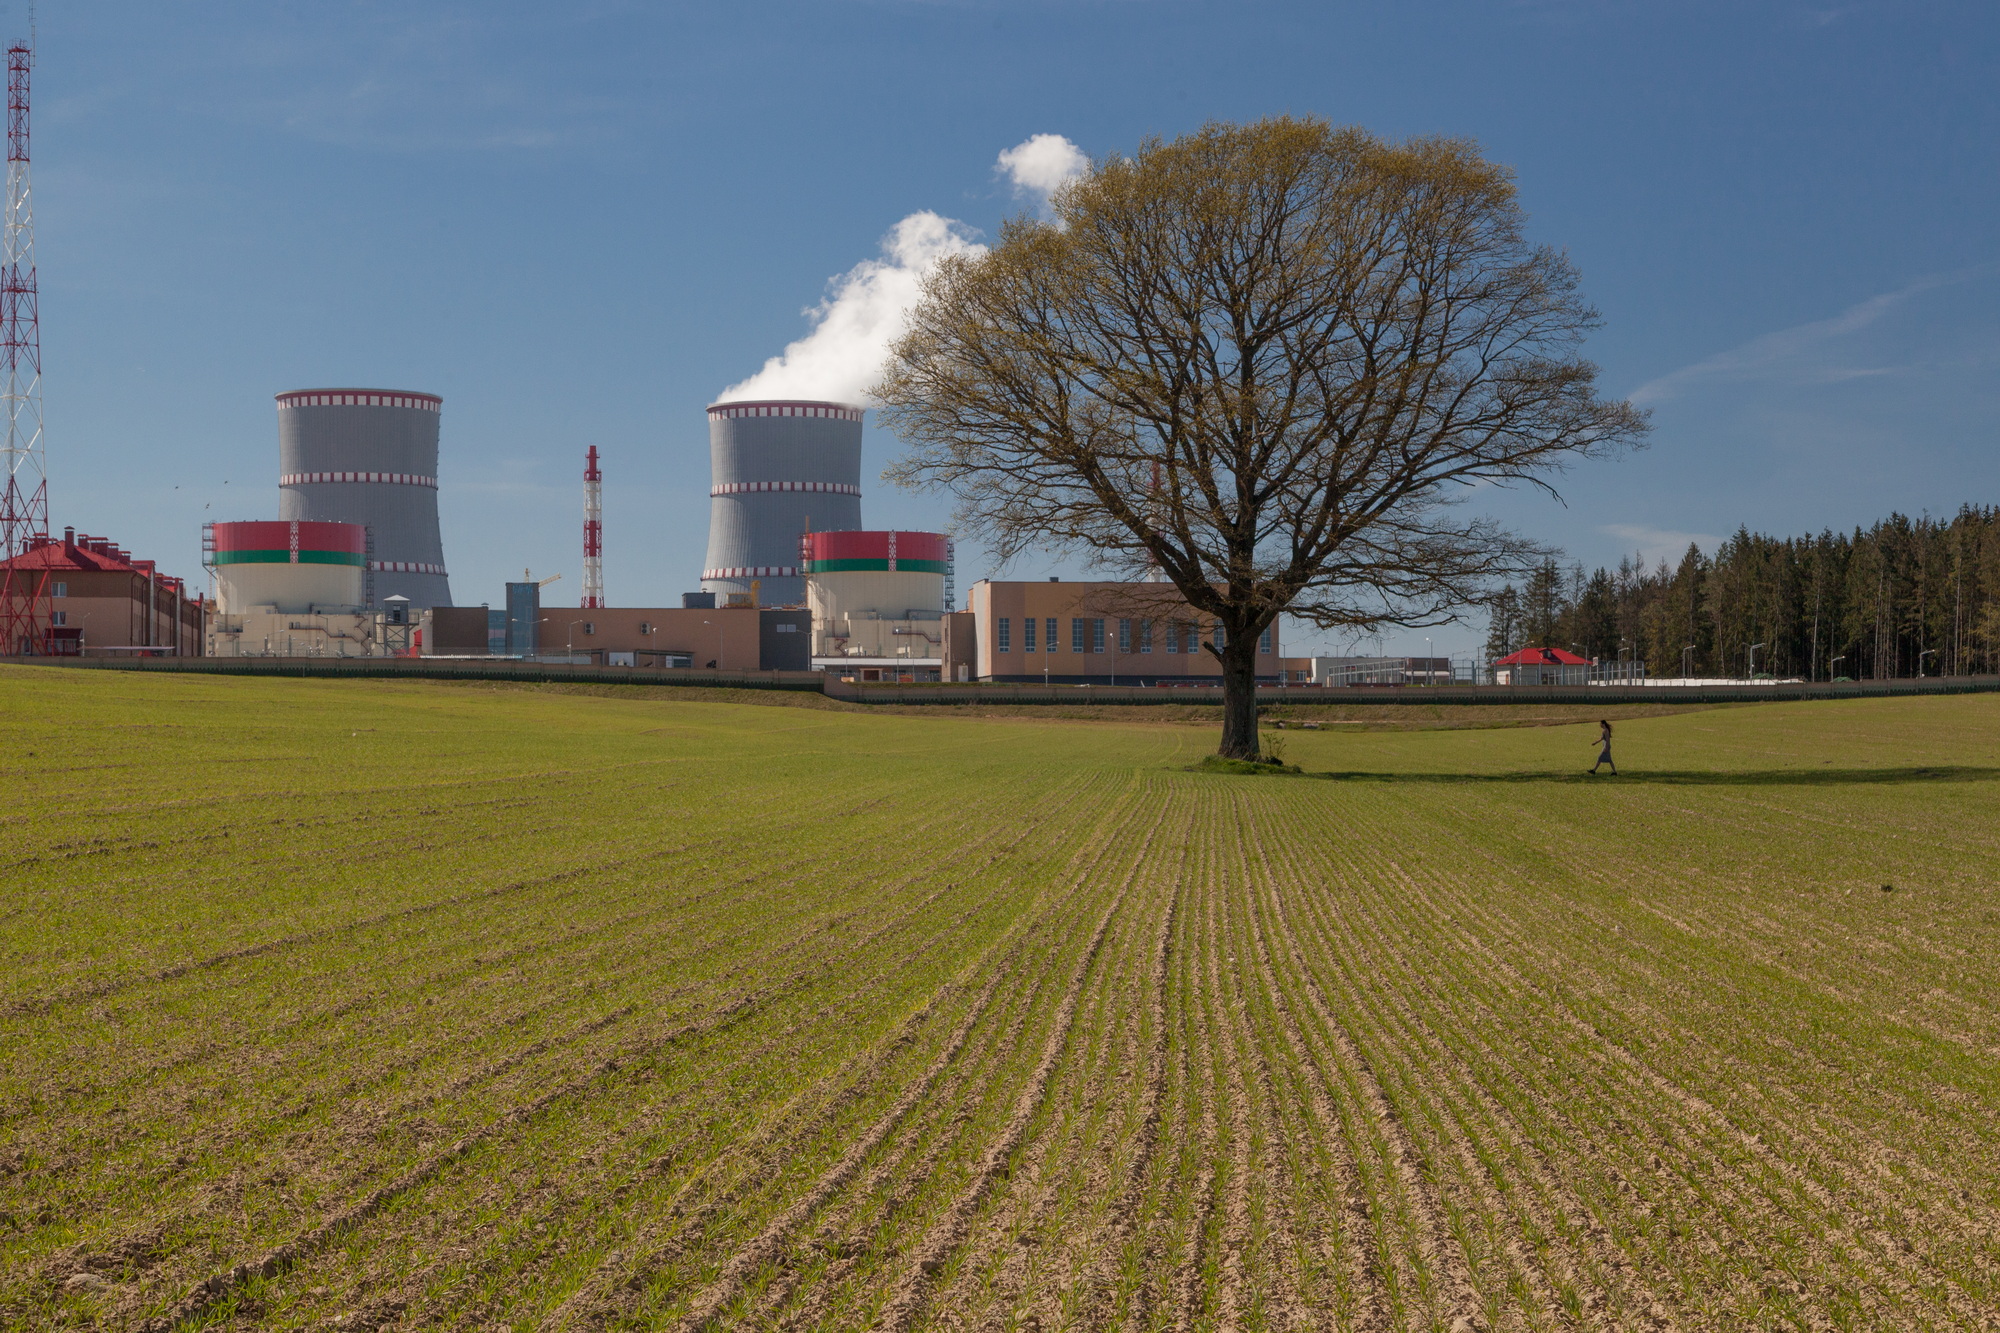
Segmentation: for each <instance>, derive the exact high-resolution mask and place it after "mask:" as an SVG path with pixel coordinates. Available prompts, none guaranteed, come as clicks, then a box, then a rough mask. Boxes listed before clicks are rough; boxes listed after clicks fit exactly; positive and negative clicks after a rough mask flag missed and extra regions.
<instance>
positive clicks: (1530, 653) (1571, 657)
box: [1493, 648, 1590, 667]
mask: <svg viewBox="0 0 2000 1333" xmlns="http://www.w3.org/2000/svg"><path fill="white" fill-rule="evenodd" d="M1493 665H1494V666H1497V667H1510V666H1589V665H1590V659H1589V658H1587V657H1578V656H1577V655H1576V654H1575V653H1566V652H1564V651H1563V650H1562V649H1560V648H1523V649H1522V650H1521V651H1520V652H1518V653H1514V654H1512V655H1510V656H1507V657H1503V658H1501V659H1500V660H1499V661H1497V662H1495V663H1494V664H1493Z"/></svg>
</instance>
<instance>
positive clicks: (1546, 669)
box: [1493, 648, 1590, 685]
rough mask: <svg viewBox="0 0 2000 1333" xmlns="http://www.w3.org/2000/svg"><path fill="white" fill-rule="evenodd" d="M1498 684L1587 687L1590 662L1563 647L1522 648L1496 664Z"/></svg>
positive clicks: (1495, 680) (1494, 669)
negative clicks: (1564, 649) (1565, 650)
mask: <svg viewBox="0 0 2000 1333" xmlns="http://www.w3.org/2000/svg"><path fill="white" fill-rule="evenodd" d="M1493 683H1494V684H1495V685H1587V684H1589V683H1590V659H1589V658H1585V657H1578V656H1577V655H1576V654H1575V653H1568V652H1564V651H1563V650H1562V649H1560V648H1523V649H1522V650H1521V651H1520V652H1518V653H1510V654H1508V655H1507V656H1506V657H1503V658H1501V659H1500V660H1499V661H1497V662H1495V663H1494V664H1493Z"/></svg>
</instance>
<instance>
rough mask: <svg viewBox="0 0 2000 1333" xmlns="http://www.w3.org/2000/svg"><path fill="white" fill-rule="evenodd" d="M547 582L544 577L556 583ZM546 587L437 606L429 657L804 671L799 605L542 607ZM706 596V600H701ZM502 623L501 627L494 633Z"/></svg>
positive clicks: (431, 617)
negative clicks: (494, 601)
mask: <svg viewBox="0 0 2000 1333" xmlns="http://www.w3.org/2000/svg"><path fill="white" fill-rule="evenodd" d="M553 581H554V580H552V579H551V580H547V581H546V582H553ZM543 586H544V584H542V583H535V582H530V581H523V582H519V583H509V584H508V585H507V610H506V611H505V612H504V613H493V612H489V611H488V610H487V609H486V608H485V607H474V606H464V607H434V608H432V609H431V610H429V611H427V612H425V613H424V614H423V616H422V621H421V626H420V631H419V636H418V637H419V641H420V642H421V644H422V645H423V647H422V651H423V653H424V655H425V656H440V657H478V656H485V655H488V654H493V653H496V652H497V654H498V655H501V656H508V657H520V658H530V659H535V660H540V661H555V662H563V661H573V662H591V663H595V664H597V665H599V666H629V667H693V668H697V669H714V670H719V671H804V670H807V669H808V667H809V665H810V664H809V661H808V657H809V651H810V650H809V645H810V642H811V629H810V627H811V616H810V614H809V613H808V612H807V611H806V610H805V609H804V608H802V607H753V606H729V607H721V608H718V607H716V606H714V605H712V602H713V598H707V597H705V595H704V594H690V596H689V598H688V600H689V601H690V602H693V603H696V604H695V605H690V606H676V607H568V606H548V607H545V606H543V605H541V599H540V594H541V589H542V587H543ZM703 600H707V601H709V602H710V603H711V604H710V605H706V606H704V605H700V604H699V603H701V602H702V601H703ZM495 619H498V620H500V621H501V623H502V624H503V625H504V627H505V628H504V632H503V634H502V636H500V637H499V639H498V643H497V644H496V643H495V639H494V637H493V636H492V634H491V624H492V621H493V620H495Z"/></svg>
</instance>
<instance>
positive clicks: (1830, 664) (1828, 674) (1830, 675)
mask: <svg viewBox="0 0 2000 1333" xmlns="http://www.w3.org/2000/svg"><path fill="white" fill-rule="evenodd" d="M1846 660H1847V654H1846V653H1842V654H1841V655H1840V656H1838V657H1836V658H1833V659H1832V660H1831V661H1829V662H1828V663H1827V664H1826V679H1827V683H1828V684H1829V685H1830V684H1832V683H1833V668H1834V667H1835V666H1836V665H1838V664H1839V663H1841V662H1845V661H1846Z"/></svg>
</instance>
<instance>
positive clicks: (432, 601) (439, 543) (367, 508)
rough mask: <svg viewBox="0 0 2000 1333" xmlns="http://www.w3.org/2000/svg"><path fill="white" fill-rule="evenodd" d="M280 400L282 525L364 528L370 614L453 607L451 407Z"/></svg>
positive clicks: (298, 396)
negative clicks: (446, 527) (446, 471)
mask: <svg viewBox="0 0 2000 1333" xmlns="http://www.w3.org/2000/svg"><path fill="white" fill-rule="evenodd" d="M277 397H278V471H279V476H278V497H279V498H278V515H279V517H280V518H282V519H285V520H287V521H291V520H297V521H299V522H302V523H357V524H360V525H361V526H362V527H363V528H364V529H365V530H366V532H367V534H368V547H369V549H368V552H367V580H366V585H367V586H366V589H365V594H364V595H365V598H366V601H367V604H368V605H370V606H380V605H382V604H383V602H384V601H385V600H386V599H388V598H390V597H403V598H407V599H408V601H409V605H410V607H411V608H412V609H415V610H422V609H424V608H426V607H433V606H450V605H451V585H450V582H449V581H448V579H447V576H446V574H445V566H444V541H443V538H442V537H441V536H440V535H439V532H438V508H437V493H438V481H437V470H438V421H439V418H440V416H441V414H442V413H443V411H444V399H442V398H440V397H438V396H437V395H436V394H434V393H417V392H414V391H412V390H408V389H299V390H294V391H293V392H290V393H281V394H279V395H278V396H277ZM855 429H856V433H857V435H858V434H859V430H860V428H859V426H857V427H856V428H855ZM857 462H858V460H857Z"/></svg>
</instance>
